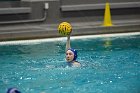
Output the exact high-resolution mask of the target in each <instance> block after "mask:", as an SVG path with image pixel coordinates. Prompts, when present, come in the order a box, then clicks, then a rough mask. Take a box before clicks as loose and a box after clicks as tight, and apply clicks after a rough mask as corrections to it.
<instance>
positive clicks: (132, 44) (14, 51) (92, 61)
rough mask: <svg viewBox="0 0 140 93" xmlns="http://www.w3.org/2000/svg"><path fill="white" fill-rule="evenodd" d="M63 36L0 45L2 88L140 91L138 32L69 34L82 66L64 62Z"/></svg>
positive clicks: (47, 92)
mask: <svg viewBox="0 0 140 93" xmlns="http://www.w3.org/2000/svg"><path fill="white" fill-rule="evenodd" d="M65 41H66V39H62V40H57V41H46V42H37V43H23V44H22V43H20V44H1V45H0V93H5V92H6V89H7V88H9V87H17V88H18V89H19V90H20V91H22V93H140V35H131V36H130V35H126V36H113V37H102V36H101V37H97V38H79V39H71V46H72V47H74V48H75V49H77V50H78V61H80V62H81V64H82V67H80V68H74V67H67V66H66V62H65V54H64V49H65V43H66V42H65Z"/></svg>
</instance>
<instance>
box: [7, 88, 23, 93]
mask: <svg viewBox="0 0 140 93" xmlns="http://www.w3.org/2000/svg"><path fill="white" fill-rule="evenodd" d="M7 93H21V92H20V91H19V90H17V89H16V88H9V89H8V90H7Z"/></svg>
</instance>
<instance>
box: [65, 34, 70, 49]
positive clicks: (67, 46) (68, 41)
mask: <svg viewBox="0 0 140 93" xmlns="http://www.w3.org/2000/svg"><path fill="white" fill-rule="evenodd" d="M69 48H71V46H70V35H68V36H67V42H66V50H65V51H67V50H68V49H69Z"/></svg>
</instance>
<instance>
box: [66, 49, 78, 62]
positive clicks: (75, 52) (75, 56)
mask: <svg viewBox="0 0 140 93" xmlns="http://www.w3.org/2000/svg"><path fill="white" fill-rule="evenodd" d="M68 50H70V51H72V52H73V54H74V58H73V60H72V61H74V60H76V59H77V51H76V50H75V49H73V48H69V49H68ZM68 50H67V51H68Z"/></svg>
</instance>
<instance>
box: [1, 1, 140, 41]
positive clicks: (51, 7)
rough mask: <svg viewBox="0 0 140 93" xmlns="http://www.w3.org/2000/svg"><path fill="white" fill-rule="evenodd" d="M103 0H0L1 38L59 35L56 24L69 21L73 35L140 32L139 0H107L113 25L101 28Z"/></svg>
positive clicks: (32, 37) (13, 38) (103, 9)
mask: <svg viewBox="0 0 140 93" xmlns="http://www.w3.org/2000/svg"><path fill="white" fill-rule="evenodd" d="M105 3H106V2H105V1H104V0H99V1H93V0H85V1H83V0H16V1H12V0H10V1H1V2H0V41H5V40H17V39H35V38H50V37H61V35H59V34H58V31H57V26H58V24H59V23H60V22H62V21H68V22H70V23H71V24H72V26H73V33H72V35H91V34H107V33H126V32H139V31H140V2H139V0H133V1H132V0H110V1H109V3H110V9H111V17H112V23H113V26H111V27H104V26H103V20H104V11H105Z"/></svg>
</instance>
